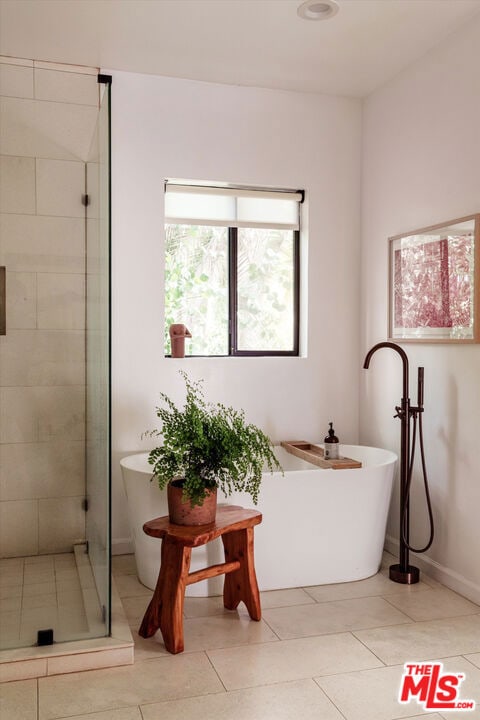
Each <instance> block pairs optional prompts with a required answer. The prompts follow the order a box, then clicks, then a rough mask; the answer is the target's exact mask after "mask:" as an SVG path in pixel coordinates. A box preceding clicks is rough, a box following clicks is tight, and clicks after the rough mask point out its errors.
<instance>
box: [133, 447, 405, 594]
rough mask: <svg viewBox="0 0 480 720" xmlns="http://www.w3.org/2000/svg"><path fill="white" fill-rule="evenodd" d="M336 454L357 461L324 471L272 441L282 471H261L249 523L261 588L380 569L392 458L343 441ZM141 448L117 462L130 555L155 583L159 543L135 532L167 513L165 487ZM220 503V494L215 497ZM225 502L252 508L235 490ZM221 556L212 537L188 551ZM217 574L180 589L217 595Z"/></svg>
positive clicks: (213, 559) (208, 561)
mask: <svg viewBox="0 0 480 720" xmlns="http://www.w3.org/2000/svg"><path fill="white" fill-rule="evenodd" d="M341 453H342V455H345V456H347V457H351V458H354V459H355V460H360V461H361V462H362V467H361V468H358V469H354V470H324V469H320V468H318V467H317V466H316V465H312V464H311V463H309V462H306V461H304V460H301V459H300V458H297V457H295V456H294V455H291V454H290V453H287V452H286V451H285V450H284V449H283V448H282V447H280V446H276V447H275V454H276V455H277V457H278V460H279V462H280V463H281V465H282V467H283V469H284V471H285V474H284V475H282V474H281V473H279V472H276V473H274V474H273V475H270V474H265V475H264V478H263V481H262V486H261V491H260V498H259V503H258V506H257V508H258V510H260V511H261V512H262V513H263V521H262V523H261V525H258V526H257V527H256V528H255V567H256V571H257V579H258V584H259V587H260V590H276V589H279V588H290V587H305V586H309V585H323V584H328V583H340V582H348V581H351V580H361V579H362V578H366V577H369V576H370V575H374V574H375V573H376V572H377V571H378V568H379V567H380V563H381V558H382V549H383V543H384V539H385V528H386V523H387V514H388V508H389V504H390V497H391V493H392V487H393V475H394V469H395V463H396V460H397V456H396V455H395V454H394V453H392V452H390V451H388V450H380V449H378V448H371V447H365V446H361V445H342V446H341ZM147 458H148V453H139V454H136V455H129V456H128V457H125V458H123V459H122V460H121V461H120V465H121V467H122V475H123V481H124V487H125V492H126V495H127V502H128V512H129V519H130V527H131V532H132V540H133V544H134V549H135V560H136V564H137V571H138V576H139V579H140V581H141V582H142V583H143V584H144V585H146V586H147V587H150V588H152V589H153V588H154V587H155V584H156V580H157V576H158V570H159V565H160V542H159V541H158V540H155V539H154V538H151V537H149V536H147V535H145V533H144V532H143V530H142V526H143V524H144V523H145V522H146V521H147V520H151V519H152V518H154V517H159V516H161V515H167V514H168V510H167V497H166V496H167V493H166V491H165V490H163V491H160V490H159V489H158V486H157V485H156V483H155V481H153V482H150V478H151V477H152V470H151V466H150V465H149V464H148V462H147ZM219 501H220V502H221V501H222V500H220V496H219ZM224 502H227V503H229V504H236V505H242V506H243V507H253V503H252V500H251V498H250V496H249V495H244V494H241V493H236V494H235V495H232V496H230V497H229V498H226V499H225V500H224ZM220 562H223V546H222V544H221V541H220V540H216V541H214V542H212V543H209V544H208V545H205V546H203V547H201V548H195V549H194V551H193V553H192V563H191V569H192V570H197V569H200V568H202V567H206V566H207V565H212V564H215V563H220ZM222 587H223V578H222V577H217V578H212V579H210V580H205V581H203V582H200V583H197V584H194V585H190V586H188V588H187V595H190V596H207V595H218V594H221V592H222Z"/></svg>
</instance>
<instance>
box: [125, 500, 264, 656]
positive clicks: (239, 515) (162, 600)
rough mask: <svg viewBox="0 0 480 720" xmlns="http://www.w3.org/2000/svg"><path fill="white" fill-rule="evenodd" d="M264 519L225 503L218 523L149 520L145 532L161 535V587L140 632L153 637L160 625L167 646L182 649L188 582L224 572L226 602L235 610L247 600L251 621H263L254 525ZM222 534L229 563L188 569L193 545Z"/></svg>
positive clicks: (146, 613) (224, 599)
mask: <svg viewBox="0 0 480 720" xmlns="http://www.w3.org/2000/svg"><path fill="white" fill-rule="evenodd" d="M261 522H262V515H261V513H259V512H257V511H256V510H246V509H244V508H242V507H239V506H237V505H220V506H219V507H218V509H217V516H216V519H215V522H214V523H210V524H209V525H197V526H192V525H188V526H187V525H174V524H173V523H170V522H169V519H168V516H166V517H160V518H155V519H154V520H150V521H149V522H147V523H145V525H144V526H143V531H144V532H145V533H146V534H147V535H151V536H152V537H155V538H161V539H162V551H161V565H160V572H159V575H158V580H157V585H156V588H155V592H154V594H153V597H152V600H151V601H150V604H149V606H148V608H147V611H146V612H145V615H144V618H143V620H142V624H141V625H140V629H139V631H138V632H139V635H141V636H142V637H144V638H148V637H151V636H152V635H154V634H155V633H156V631H157V630H158V629H160V630H161V633H162V636H163V641H164V643H165V647H166V649H167V650H168V651H169V652H171V653H174V654H175V653H179V652H182V651H183V649H184V641H183V603H184V597H185V588H186V586H187V585H191V584H192V583H196V582H200V580H205V579H206V578H211V577H216V576H217V575H223V574H225V582H224V588H223V604H224V606H225V607H226V608H227V609H228V610H235V608H236V607H237V606H238V604H239V603H240V601H243V602H244V603H245V605H246V607H247V610H248V613H249V615H250V617H251V618H252V620H260V619H261V616H262V611H261V607H260V596H259V592H258V585H257V577H256V574H255V564H254V556H253V528H254V526H255V525H258V524H259V523H261ZM218 537H221V538H222V542H223V547H224V551H225V562H224V563H220V564H218V565H212V566H210V567H207V568H203V569H201V570H196V571H195V572H189V570H190V558H191V555H192V548H194V547H200V546H201V545H205V544H206V543H208V542H210V541H211V540H215V538H218Z"/></svg>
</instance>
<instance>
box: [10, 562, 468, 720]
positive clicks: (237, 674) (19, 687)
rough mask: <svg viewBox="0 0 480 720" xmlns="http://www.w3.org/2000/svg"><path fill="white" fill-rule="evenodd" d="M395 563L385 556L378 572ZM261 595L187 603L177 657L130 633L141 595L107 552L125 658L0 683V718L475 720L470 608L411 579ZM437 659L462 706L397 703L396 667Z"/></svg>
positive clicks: (130, 571) (145, 593)
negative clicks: (130, 650) (248, 601)
mask: <svg viewBox="0 0 480 720" xmlns="http://www.w3.org/2000/svg"><path fill="white" fill-rule="evenodd" d="M392 561H394V559H393V558H392V557H391V556H388V555H386V556H385V562H384V564H385V567H386V566H388V564H390V562H392ZM385 567H384V568H382V570H381V571H380V573H378V574H377V575H375V576H374V577H372V578H368V579H367V580H361V581H358V582H355V583H344V584H341V585H328V586H319V587H310V588H297V589H291V590H278V591H273V592H267V593H262V607H263V619H262V620H261V622H259V623H255V622H253V621H251V620H250V619H249V618H248V615H247V614H246V611H245V610H244V609H242V608H240V609H239V611H238V612H230V611H226V610H224V609H223V606H222V601H221V598H187V599H186V602H185V623H184V624H185V644H186V649H185V652H184V653H183V654H180V655H176V656H172V655H170V654H169V653H167V652H166V651H165V648H164V647H163V644H162V639H161V636H159V634H158V633H157V635H156V636H155V637H154V638H151V639H149V640H145V639H143V638H139V637H138V635H136V630H137V628H138V624H139V621H140V619H141V617H142V616H143V613H144V611H145V608H146V605H147V603H148V601H149V599H150V597H151V594H152V593H151V591H150V590H148V589H147V588H145V587H143V586H142V585H141V584H140V583H139V582H138V580H137V579H136V576H135V566H134V561H133V557H132V556H121V557H116V558H114V574H115V579H116V584H117V589H118V591H119V594H120V596H121V597H122V601H123V605H124V609H125V612H126V615H127V617H128V619H129V622H130V624H131V626H132V629H133V631H134V635H135V637H136V648H135V664H134V665H133V666H126V667H121V668H114V669H109V670H90V671H86V672H81V673H71V674H68V675H61V676H55V677H46V678H40V679H39V680H24V681H20V682H12V683H5V684H3V686H0V717H1V720H53V719H57V720H58V719H60V718H69V720H178V719H180V718H181V719H182V720H190V719H191V720H193V719H194V718H195V720H289V719H295V720H297V718H298V717H302V718H304V719H305V720H397V719H398V720H400V718H410V720H415V719H417V720H418V719H419V718H420V717H426V716H428V717H429V718H430V720H443V719H444V718H447V720H459V718H462V720H479V719H480V607H479V606H477V605H475V604H474V603H471V602H469V601H468V600H466V599H465V598H462V597H460V596H459V595H457V594H456V593H454V592H452V591H451V590H448V589H447V588H445V587H443V586H442V585H440V584H439V583H438V582H435V581H434V580H431V579H429V578H428V577H427V576H425V575H424V574H422V581H421V582H420V583H419V584H418V585H415V586H413V587H408V586H401V585H397V584H395V583H392V582H390V581H389V580H388V578H387V575H386V569H385ZM432 659H437V660H441V661H442V662H443V663H444V666H445V668H446V669H447V670H449V671H451V672H462V673H464V674H465V676H466V679H465V681H464V683H463V684H462V686H461V693H460V696H461V698H463V699H472V700H475V701H476V702H477V704H478V705H479V707H478V708H477V709H475V710H474V711H473V712H444V713H443V714H442V713H441V712H435V713H432V712H428V713H426V712H423V711H422V708H421V706H420V705H417V704H416V703H415V702H411V703H408V704H407V705H400V704H399V703H398V702H397V693H398V688H399V683H400V678H401V675H402V670H403V663H404V662H406V661H414V660H418V661H419V660H432Z"/></svg>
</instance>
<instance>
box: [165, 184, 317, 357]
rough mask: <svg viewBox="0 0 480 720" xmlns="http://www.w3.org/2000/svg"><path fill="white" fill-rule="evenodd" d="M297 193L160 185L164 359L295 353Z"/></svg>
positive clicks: (298, 210) (189, 185) (296, 316)
mask: <svg viewBox="0 0 480 720" xmlns="http://www.w3.org/2000/svg"><path fill="white" fill-rule="evenodd" d="M302 199H303V193H302V192H301V191H286V190H278V191H277V190H266V189H252V188H244V187H232V186H225V187H213V186H212V185H201V184H187V183H185V182H183V183H181V182H180V181H167V182H166V185H165V354H166V355H169V354H170V338H169V332H168V330H169V327H170V325H171V324H172V323H183V324H185V325H186V326H187V328H188V330H189V331H190V332H191V334H192V338H191V340H187V341H186V346H185V352H186V354H187V355H197V356H198V355H200V356H204V355H220V356H221V355H237V356H239V355H240V356H241V355H298V342H299V340H298V338H299V281H300V278H299V275H300V259H299V242H300V240H299V237H300V232H299V230H300V228H299V216H300V203H301V201H302Z"/></svg>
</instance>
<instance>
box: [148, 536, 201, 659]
mask: <svg viewBox="0 0 480 720" xmlns="http://www.w3.org/2000/svg"><path fill="white" fill-rule="evenodd" d="M191 555H192V549H191V548H186V547H182V546H181V545H175V544H173V543H170V542H168V540H167V539H164V540H162V562H161V566H160V573H159V575H158V580H157V586H156V588H155V592H154V594H153V597H152V600H151V601H150V604H149V606H148V608H147V611H146V613H145V616H144V618H143V620H142V624H141V625H140V629H139V631H138V634H139V635H141V636H142V637H145V638H146V637H151V636H152V635H154V634H155V632H156V631H157V630H158V629H159V628H160V630H161V632H162V636H163V641H164V643H165V647H166V649H167V650H168V651H169V652H171V653H173V654H176V653H179V652H182V651H183V648H184V643H183V602H184V597H185V585H186V578H187V576H188V571H189V568H190V558H191Z"/></svg>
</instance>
